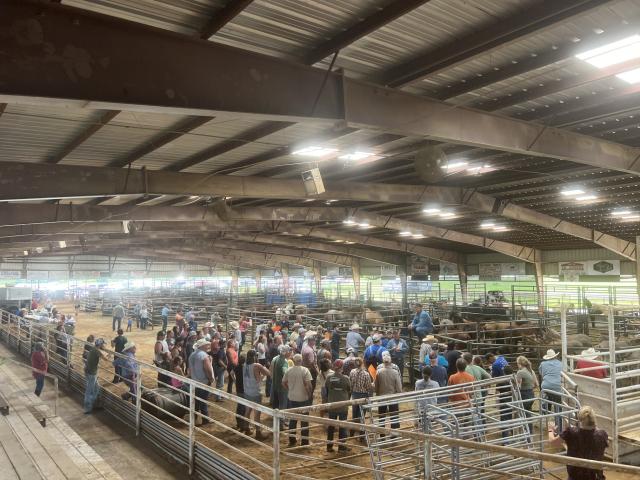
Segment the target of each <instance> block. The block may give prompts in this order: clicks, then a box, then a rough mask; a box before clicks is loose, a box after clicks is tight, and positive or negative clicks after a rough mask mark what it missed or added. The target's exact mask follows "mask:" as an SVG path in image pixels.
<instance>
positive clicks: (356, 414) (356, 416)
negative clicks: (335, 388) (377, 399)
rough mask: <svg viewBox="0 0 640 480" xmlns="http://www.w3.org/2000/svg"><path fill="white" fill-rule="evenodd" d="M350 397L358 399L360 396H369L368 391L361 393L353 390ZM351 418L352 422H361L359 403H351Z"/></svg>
mask: <svg viewBox="0 0 640 480" xmlns="http://www.w3.org/2000/svg"><path fill="white" fill-rule="evenodd" d="M351 398H352V399H353V400H358V399H360V398H369V394H368V393H363V392H353V393H352V394H351ZM351 420H352V421H353V422H362V421H363V419H362V409H361V408H360V405H353V406H352V407H351Z"/></svg>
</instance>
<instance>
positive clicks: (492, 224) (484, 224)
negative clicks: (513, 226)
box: [480, 222, 496, 228]
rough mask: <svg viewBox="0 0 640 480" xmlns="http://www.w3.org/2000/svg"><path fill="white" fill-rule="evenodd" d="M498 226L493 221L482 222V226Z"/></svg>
mask: <svg viewBox="0 0 640 480" xmlns="http://www.w3.org/2000/svg"><path fill="white" fill-rule="evenodd" d="M495 226H496V224H495V223H493V222H482V223H481V224H480V228H494V227H495Z"/></svg>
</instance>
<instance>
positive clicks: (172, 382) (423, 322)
mask: <svg viewBox="0 0 640 480" xmlns="http://www.w3.org/2000/svg"><path fill="white" fill-rule="evenodd" d="M117 307H118V306H116V308H114V322H113V327H114V328H115V327H118V329H117V335H116V336H115V337H114V338H113V339H112V340H111V343H110V344H111V347H112V348H113V349H114V351H115V352H116V353H118V354H120V355H116V356H115V358H112V357H109V355H108V354H107V353H106V352H105V345H106V342H105V341H104V340H103V339H101V338H99V339H94V338H93V337H92V336H90V337H88V338H87V344H86V345H87V346H86V348H85V352H84V354H83V359H84V363H85V377H86V379H87V388H86V391H85V399H84V409H85V412H86V413H90V412H91V411H92V410H93V409H94V407H95V403H96V399H97V396H98V391H99V388H98V381H97V369H98V363H99V361H100V360H101V359H112V360H113V366H114V370H115V372H114V378H113V383H120V382H123V383H124V384H125V385H127V387H128V391H127V392H126V393H125V394H123V398H125V399H133V400H135V399H136V396H137V395H138V392H137V384H138V381H137V380H138V379H137V375H139V369H138V365H137V359H136V350H137V347H136V344H135V343H134V342H132V341H129V340H128V339H127V338H126V336H125V332H124V331H123V330H122V328H121V319H120V318H119V315H120V313H121V312H120V311H119V310H118V309H117ZM165 309H166V310H165ZM165 309H163V311H162V322H163V329H162V330H160V331H158V332H157V333H156V342H155V344H154V348H153V363H154V364H155V365H156V366H157V367H159V369H160V370H159V372H158V385H159V386H166V387H170V388H174V389H181V388H187V387H186V386H185V385H183V382H182V381H181V380H180V378H182V377H185V376H186V377H189V378H191V379H193V380H195V381H197V382H200V383H202V384H205V385H208V386H215V388H216V389H217V390H218V391H219V392H220V393H217V394H214V395H213V396H212V398H210V393H209V390H207V389H205V388H197V387H196V388H195V396H196V401H195V409H196V412H197V414H198V417H199V418H200V419H201V420H200V421H201V424H202V425H206V424H207V423H209V422H210V418H211V417H209V409H208V404H209V402H210V401H216V402H224V401H225V396H224V395H223V394H222V392H224V389H225V385H226V392H227V393H234V390H235V394H236V395H237V396H239V397H241V398H244V399H245V400H247V402H244V403H242V404H241V403H237V404H236V427H237V429H238V430H239V431H241V432H243V433H244V434H246V435H255V438H256V439H258V440H264V439H265V438H266V435H264V433H263V431H262V428H261V423H260V410H259V409H257V408H252V407H251V404H252V403H253V404H256V405H261V404H263V398H264V397H266V398H268V403H269V405H270V406H271V407H272V408H274V409H285V408H289V409H290V408H299V407H307V406H310V405H312V404H313V402H314V401H317V402H321V403H330V404H336V406H335V407H333V406H332V407H330V408H328V412H327V413H328V416H329V418H330V419H337V420H347V419H348V416H349V408H351V421H353V422H362V421H363V418H362V416H363V411H362V409H361V407H360V405H361V402H358V401H359V400H362V399H366V398H368V397H371V396H374V395H376V396H383V395H393V394H397V393H401V392H402V391H403V379H404V369H405V357H406V355H407V353H408V351H409V345H408V344H407V342H406V340H405V339H403V338H402V337H401V335H400V333H401V332H400V330H399V329H395V330H392V331H376V332H372V333H371V334H370V335H368V336H367V338H364V337H363V336H362V335H361V333H360V326H359V325H358V324H357V323H354V324H352V325H351V326H350V328H349V332H348V333H347V335H346V338H345V342H344V346H343V343H342V334H341V332H340V331H339V330H338V328H337V327H336V326H331V327H330V328H327V329H322V330H321V331H314V330H306V329H305V327H304V326H303V325H301V324H300V323H298V322H289V320H288V319H280V320H278V321H275V320H274V321H270V322H266V323H261V324H259V325H256V326H255V332H254V334H253V336H252V339H251V340H250V341H251V344H250V345H248V348H246V347H247V340H248V337H247V332H248V331H249V330H250V327H251V319H249V318H248V317H247V316H245V315H243V316H241V317H240V319H239V320H238V321H231V322H228V324H226V328H225V323H223V322H217V323H213V322H206V323H204V325H202V326H201V327H200V328H199V326H198V323H197V322H196V321H195V314H194V312H193V310H190V311H189V312H187V313H186V314H184V313H183V311H182V310H178V311H177V312H176V313H175V316H174V320H175V321H174V322H173V326H172V327H171V328H169V326H170V325H169V315H170V311H169V310H168V307H166V306H165ZM139 314H140V315H142V317H141V318H145V317H144V311H143V309H140V311H139ZM136 315H137V314H136ZM123 318H124V317H123ZM118 320H120V321H118ZM165 326H166V329H165ZM139 328H141V329H143V328H145V322H144V321H140V322H139ZM407 328H412V329H414V331H416V333H417V332H420V333H421V334H424V337H423V338H422V339H421V340H422V341H421V345H420V350H419V358H418V363H419V364H420V371H421V375H420V376H421V378H420V379H418V380H417V381H416V382H415V385H414V389H415V390H428V389H437V388H440V387H444V386H447V385H448V386H459V385H464V384H471V383H473V382H477V381H482V380H488V379H491V378H498V377H503V376H510V375H514V376H515V381H516V384H517V388H518V389H519V393H520V397H521V399H522V406H523V408H524V410H525V411H526V412H529V414H531V412H532V407H533V403H534V398H535V394H534V390H535V389H536V388H540V390H541V392H544V393H543V395H542V397H543V398H544V400H543V401H542V402H541V405H540V407H541V408H542V409H546V410H547V411H549V412H554V411H555V410H556V407H558V406H559V405H560V404H561V403H562V401H561V391H562V389H561V384H562V380H561V375H562V368H563V366H562V363H561V362H560V361H559V360H558V358H557V357H558V354H557V353H556V352H554V351H553V350H549V351H548V352H547V353H546V355H545V356H544V357H543V361H542V362H541V364H540V367H539V369H538V374H539V379H538V374H536V372H534V370H533V368H532V366H531V362H530V361H529V360H528V359H527V358H526V357H524V356H519V357H518V358H517V359H516V361H515V363H514V364H513V365H510V364H509V362H508V361H507V360H506V358H505V357H504V356H503V355H501V354H500V353H499V352H496V353H489V354H487V355H484V356H479V355H472V354H471V353H470V352H466V351H464V344H462V343H460V344H457V343H450V344H448V345H441V344H439V343H438V342H437V340H436V337H435V336H434V335H432V334H431V331H432V329H433V324H432V322H431V319H430V317H429V316H428V313H426V312H423V311H422V308H421V306H417V308H416V314H415V316H414V318H413V320H412V321H411V322H410V323H409V324H408V325H407ZM592 350H593V349H592ZM596 356H597V352H595V351H585V352H583V360H581V362H582V364H580V362H579V364H578V366H577V367H578V368H581V369H586V371H585V372H584V374H585V375H591V376H596V377H598V378H602V375H606V367H603V366H602V364H599V363H598V362H596V361H595V358H596ZM46 363H47V358H46V352H43V348H42V345H41V344H36V345H35V348H34V352H33V357H32V365H33V370H34V377H35V378H36V392H35V393H36V395H39V394H40V392H41V391H42V384H43V378H42V372H46V369H47V368H46ZM482 394H483V395H486V391H483V392H482ZM472 395H475V393H474V391H473V388H472V389H469V390H468V389H464V388H461V389H457V390H455V392H453V393H449V394H441V395H436V396H433V397H429V398H425V399H424V400H421V401H420V402H418V405H416V407H417V408H418V409H419V410H420V409H422V410H424V409H426V408H427V405H428V404H429V403H436V402H437V403H445V402H452V403H456V404H463V405H464V404H465V403H468V402H470V399H471V396H472ZM496 396H497V403H496V408H497V409H498V411H499V414H500V418H501V420H503V421H508V420H510V419H511V417H510V416H511V414H512V413H511V407H510V406H508V405H507V404H508V403H509V402H511V401H512V400H513V399H512V391H511V388H510V386H508V388H504V387H500V388H496ZM318 397H319V398H318ZM227 398H229V397H227ZM348 400H353V401H352V402H351V405H349V402H346V401H348ZM300 413H302V414H305V413H307V412H306V411H305V410H304V409H303V410H301V411H300ZM377 413H378V422H379V425H381V426H382V425H384V426H388V427H390V428H391V429H392V430H393V429H399V428H400V416H399V405H398V403H394V402H393V401H391V402H385V403H384V404H383V405H380V406H379V408H378V412H377ZM585 415H586V414H585ZM585 415H583V418H581V420H580V421H581V425H587V423H588V422H591V420H590V418H591V417H589V415H586V416H585ZM297 423H298V422H297V420H294V419H291V420H290V421H289V422H288V425H284V424H283V425H281V427H282V428H283V429H286V430H287V432H288V436H289V446H290V447H292V446H296V445H298V442H299V444H300V445H301V446H306V445H309V425H308V422H304V421H302V422H300V434H299V436H298V432H297V427H298V425H297ZM592 423H593V422H591V423H588V426H587V427H584V428H586V429H587V430H588V429H589V428H591V427H590V426H591V425H592ZM563 427H564V425H563V422H562V417H561V416H560V415H557V416H556V417H555V424H554V425H550V429H549V433H550V437H551V436H552V434H553V438H552V440H553V442H554V443H557V442H561V441H564V442H565V443H566V444H567V445H571V444H573V443H575V442H579V441H582V439H584V438H585V434H582V433H580V432H581V431H582V430H581V429H578V430H575V428H574V429H573V430H571V429H563ZM529 429H530V431H531V433H533V425H531V424H530V425H529ZM558 432H560V433H558ZM576 432H577V433H576ZM598 432H601V431H598ZM354 434H355V432H353V431H347V429H344V428H339V429H338V440H337V450H338V452H340V453H343V452H346V451H348V450H349V447H348V446H347V439H348V438H349V437H350V436H353V435H354ZM556 434H558V435H556ZM508 435H509V432H508V430H505V431H504V432H503V436H508ZM334 436H335V429H334V428H333V427H329V428H328V429H327V447H326V448H327V451H329V452H333V451H334V446H335V445H336V442H335V440H334ZM589 438H591V437H589ZM603 438H605V439H606V433H605V434H604V437H603V435H602V433H598V434H597V435H595V436H593V439H594V440H593V441H594V442H596V444H597V445H600V444H602V439H603ZM558 439H561V440H558ZM359 440H360V441H361V442H364V441H365V440H364V437H363V436H359ZM605 443H606V442H605ZM569 449H570V451H571V447H569ZM598 451H599V450H598ZM578 453H580V452H578ZM590 458H591V457H590Z"/></svg>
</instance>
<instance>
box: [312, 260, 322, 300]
mask: <svg viewBox="0 0 640 480" xmlns="http://www.w3.org/2000/svg"><path fill="white" fill-rule="evenodd" d="M313 280H314V282H315V284H316V295H318V296H319V295H320V290H321V288H322V265H321V264H320V262H318V261H314V262H313Z"/></svg>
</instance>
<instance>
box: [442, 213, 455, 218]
mask: <svg viewBox="0 0 640 480" xmlns="http://www.w3.org/2000/svg"><path fill="white" fill-rule="evenodd" d="M439 217H441V218H455V217H456V214H455V213H453V212H442V213H440V215H439Z"/></svg>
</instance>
